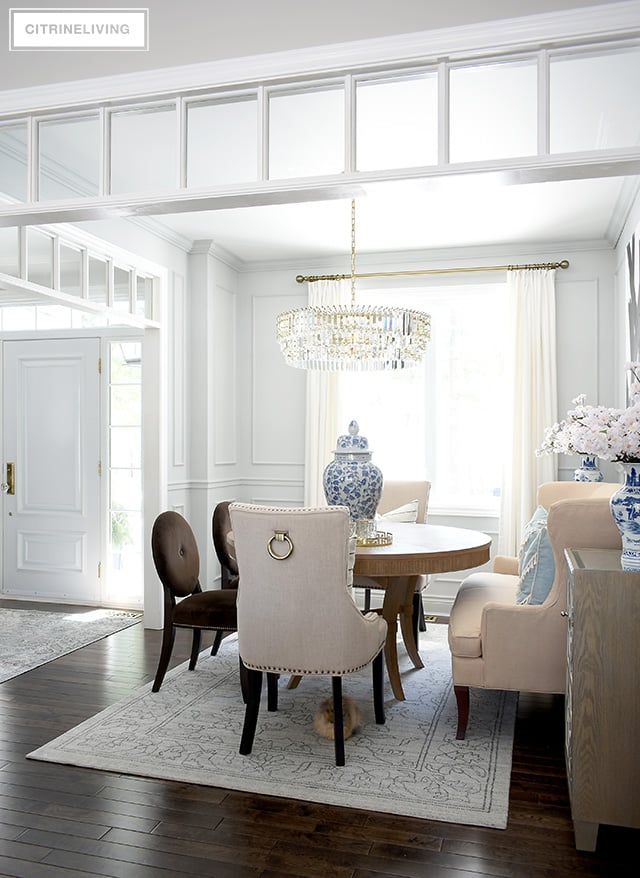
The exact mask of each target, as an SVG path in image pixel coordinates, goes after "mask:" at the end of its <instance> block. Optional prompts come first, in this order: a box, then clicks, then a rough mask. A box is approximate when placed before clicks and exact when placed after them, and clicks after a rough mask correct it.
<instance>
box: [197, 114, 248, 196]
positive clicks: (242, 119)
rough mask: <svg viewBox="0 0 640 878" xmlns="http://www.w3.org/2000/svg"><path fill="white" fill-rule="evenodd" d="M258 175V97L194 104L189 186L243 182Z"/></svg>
mask: <svg viewBox="0 0 640 878" xmlns="http://www.w3.org/2000/svg"><path fill="white" fill-rule="evenodd" d="M257 176H258V105H257V101H256V100H254V99H250V100H249V99H247V100H241V101H232V102H229V103H197V104H190V105H189V107H188V109H187V186H190V187H194V186H216V185H219V184H220V185H223V184H225V183H238V182H241V183H243V182H246V181H249V180H256V179H257Z"/></svg>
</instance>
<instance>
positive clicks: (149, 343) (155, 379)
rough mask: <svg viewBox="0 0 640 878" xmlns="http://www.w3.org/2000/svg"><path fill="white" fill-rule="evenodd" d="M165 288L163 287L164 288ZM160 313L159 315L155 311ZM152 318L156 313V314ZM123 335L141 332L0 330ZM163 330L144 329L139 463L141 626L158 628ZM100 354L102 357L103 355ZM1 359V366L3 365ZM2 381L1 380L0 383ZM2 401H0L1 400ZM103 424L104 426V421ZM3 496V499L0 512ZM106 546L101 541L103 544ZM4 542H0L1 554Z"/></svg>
mask: <svg viewBox="0 0 640 878" xmlns="http://www.w3.org/2000/svg"><path fill="white" fill-rule="evenodd" d="M163 292H164V291H163ZM165 298H166V297H165V296H164V295H162V294H160V295H159V296H158V300H159V303H158V308H159V310H161V311H166V306H165V304H164V300H165ZM158 316H159V315H158ZM154 317H155V315H154ZM125 335H131V336H137V337H140V330H136V329H128V328H126V327H114V328H113V329H108V328H107V329H105V328H100V329H97V328H96V329H78V330H56V331H50V332H42V331H40V332H37V331H29V332H27V331H25V332H5V333H0V343H2V342H3V341H4V340H8V339H13V340H18V339H19V340H23V339H25V340H27V339H36V340H38V339H44V338H77V337H78V336H84V337H87V336H91V337H99V338H100V339H101V349H102V351H103V353H104V346H105V344H106V341H107V340H108V339H110V338H111V337H115V336H117V337H119V338H122V337H123V336H125ZM165 344H166V343H165V332H164V331H162V329H161V328H160V326H158V327H148V328H145V330H144V336H143V349H144V354H143V357H144V364H143V370H142V397H143V406H142V437H143V438H142V443H143V447H142V465H143V492H144V496H143V518H144V625H145V627H147V628H161V627H162V598H161V590H160V589H159V588H158V580H157V577H156V574H155V568H154V565H153V559H152V556H151V528H152V526H153V522H154V520H155V518H156V516H157V515H158V513H159V512H160V511H162V510H163V509H165V508H166V503H167V469H166V434H167V413H166V407H165V402H164V401H165V400H166V396H167V394H166V392H165V388H166V384H167V363H166V354H165V351H164V348H165ZM103 359H104V357H103ZM1 368H2V367H1V359H0V369H1ZM0 377H2V376H0ZM1 386H2V382H1V381H0V387H1ZM1 402H2V401H1V400H0V404H1ZM103 426H104V425H103ZM0 453H1V454H2V459H4V425H3V424H2V423H1V419H0ZM105 498H106V489H105V488H104V486H103V489H102V505H103V508H104V509H106V499H105ZM4 502H5V501H4V498H3V500H2V504H3V510H2V511H3V513H4ZM103 550H104V546H103ZM1 552H2V545H1V541H0V553H1ZM3 569H4V559H3V558H2V557H1V554H0V570H3Z"/></svg>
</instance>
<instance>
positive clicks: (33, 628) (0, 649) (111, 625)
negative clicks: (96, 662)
mask: <svg viewBox="0 0 640 878" xmlns="http://www.w3.org/2000/svg"><path fill="white" fill-rule="evenodd" d="M141 620H142V614H141V613H130V612H127V611H125V610H102V609H96V610H80V611H77V610H76V611H72V612H59V613H58V612H56V613H52V612H49V611H45V610H19V609H15V610H14V609H13V608H9V609H7V608H4V607H3V608H0V632H1V634H0V683H4V682H5V681H6V680H11V678H12V677H17V676H19V675H20V674H24V673H25V672H26V671H32V670H33V669H34V668H37V667H39V666H40V665H44V664H46V663H47V662H50V661H53V659H57V658H60V656H63V655H66V654H67V653H69V652H74V650H76V649H80V647H82V646H87V645H88V644H89V643H94V641H96V640H101V639H102V638H103V637H107V636H108V635H109V634H115V632H116V631H121V630H122V629H123V628H128V627H129V626H130V625H135V624H137V623H138V622H140V621H141Z"/></svg>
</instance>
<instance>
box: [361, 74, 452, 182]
mask: <svg viewBox="0 0 640 878" xmlns="http://www.w3.org/2000/svg"><path fill="white" fill-rule="evenodd" d="M356 120H357V123H356V146H357V161H356V165H357V168H358V170H359V171H371V170H378V169H381V168H409V167H418V166H421V165H433V164H436V163H437V161H438V79H437V75H436V74H435V73H433V74H425V75H423V76H420V77H417V78H406V79H397V80H390V81H368V82H359V83H358V84H357V88H356Z"/></svg>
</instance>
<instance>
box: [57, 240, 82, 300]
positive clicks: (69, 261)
mask: <svg viewBox="0 0 640 878" xmlns="http://www.w3.org/2000/svg"><path fill="white" fill-rule="evenodd" d="M60 289H61V291H62V292H63V293H68V294H69V295H70V296H82V253H81V251H80V250H76V249H75V247H67V246H66V244H62V243H61V244H60Z"/></svg>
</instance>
